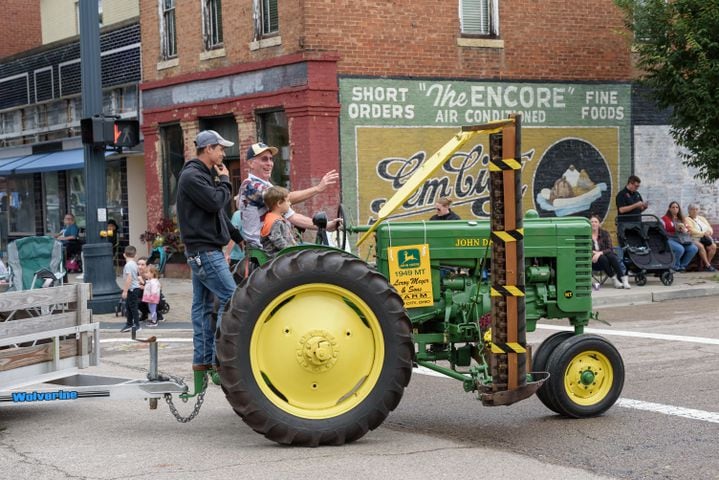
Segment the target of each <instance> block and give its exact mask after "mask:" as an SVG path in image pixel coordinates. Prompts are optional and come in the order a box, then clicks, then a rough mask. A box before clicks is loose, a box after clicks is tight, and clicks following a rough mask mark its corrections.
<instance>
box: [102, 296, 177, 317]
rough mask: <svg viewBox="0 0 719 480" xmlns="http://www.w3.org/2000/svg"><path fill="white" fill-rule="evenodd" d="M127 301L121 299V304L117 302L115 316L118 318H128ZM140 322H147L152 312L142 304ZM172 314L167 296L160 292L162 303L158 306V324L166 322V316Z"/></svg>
mask: <svg viewBox="0 0 719 480" xmlns="http://www.w3.org/2000/svg"><path fill="white" fill-rule="evenodd" d="M125 305H126V304H125V300H123V299H120V301H119V302H117V305H115V316H116V317H126V316H127V310H126V306H125ZM139 310H140V320H141V321H145V320H147V316H148V315H149V313H150V311H149V310H148V308H147V305H146V304H144V303H142V302H140V307H139ZM169 312H170V304H169V303H167V299H166V298H165V294H164V293H162V291H160V303H158V304H157V321H158V322H164V321H165V315H167V314H168V313H169Z"/></svg>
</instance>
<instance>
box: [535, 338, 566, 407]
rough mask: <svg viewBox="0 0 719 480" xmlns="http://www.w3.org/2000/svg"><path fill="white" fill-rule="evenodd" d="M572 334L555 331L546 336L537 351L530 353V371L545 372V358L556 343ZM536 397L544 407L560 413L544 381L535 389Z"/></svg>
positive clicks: (550, 353)
mask: <svg viewBox="0 0 719 480" xmlns="http://www.w3.org/2000/svg"><path fill="white" fill-rule="evenodd" d="M572 336H574V332H556V333H553V334H552V335H550V336H548V337H547V338H546V339H545V340H544V341H543V342H542V343H541V344H540V345H539V348H537V351H536V352H534V355H532V371H533V372H546V371H547V360H549V356H550V355H552V352H554V349H555V348H557V345H559V344H560V343H562V342H563V341H565V340H566V339H568V338H569V337H572ZM537 398H539V400H540V401H541V402H542V403H543V404H544V406H545V407H547V408H548V409H550V410H552V411H553V412H554V413H561V412H560V411H559V408H558V407H557V406H556V405H555V403H554V397H552V395H551V393H550V392H549V387H548V386H547V384H546V383H545V384H544V385H542V386H541V387H539V390H537Z"/></svg>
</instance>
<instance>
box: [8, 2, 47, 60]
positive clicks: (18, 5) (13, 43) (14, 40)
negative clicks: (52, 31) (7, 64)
mask: <svg viewBox="0 0 719 480" xmlns="http://www.w3.org/2000/svg"><path fill="white" fill-rule="evenodd" d="M3 16H4V17H5V18H10V19H12V22H7V25H4V26H3V27H4V28H3V41H2V42H0V58H4V57H9V56H10V55H15V54H16V53H20V52H22V51H25V50H29V49H31V48H33V47H37V46H38V45H40V44H41V43H42V31H41V29H40V4H39V3H38V2H28V1H27V0H5V1H4V2H3Z"/></svg>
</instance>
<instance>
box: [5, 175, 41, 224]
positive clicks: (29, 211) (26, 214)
mask: <svg viewBox="0 0 719 480" xmlns="http://www.w3.org/2000/svg"><path fill="white" fill-rule="evenodd" d="M7 183H8V207H9V208H8V213H9V215H8V219H9V221H10V229H9V230H10V235H35V189H34V188H33V185H34V182H33V174H28V175H13V176H11V177H10V178H9V179H8V182H7Z"/></svg>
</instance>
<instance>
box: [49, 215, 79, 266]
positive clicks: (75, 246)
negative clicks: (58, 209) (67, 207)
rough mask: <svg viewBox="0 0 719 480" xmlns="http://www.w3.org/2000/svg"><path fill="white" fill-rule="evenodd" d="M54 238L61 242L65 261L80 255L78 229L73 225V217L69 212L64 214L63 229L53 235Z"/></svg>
mask: <svg viewBox="0 0 719 480" xmlns="http://www.w3.org/2000/svg"><path fill="white" fill-rule="evenodd" d="M55 238H56V239H57V240H60V241H61V242H62V246H63V249H64V250H65V259H66V260H70V259H73V258H74V257H76V256H77V255H80V251H81V250H82V245H81V243H80V229H79V228H78V226H77V225H76V224H75V215H73V214H72V213H69V212H68V213H67V214H65V219H64V227H63V228H62V229H61V230H60V232H59V233H57V234H56V235H55Z"/></svg>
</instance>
